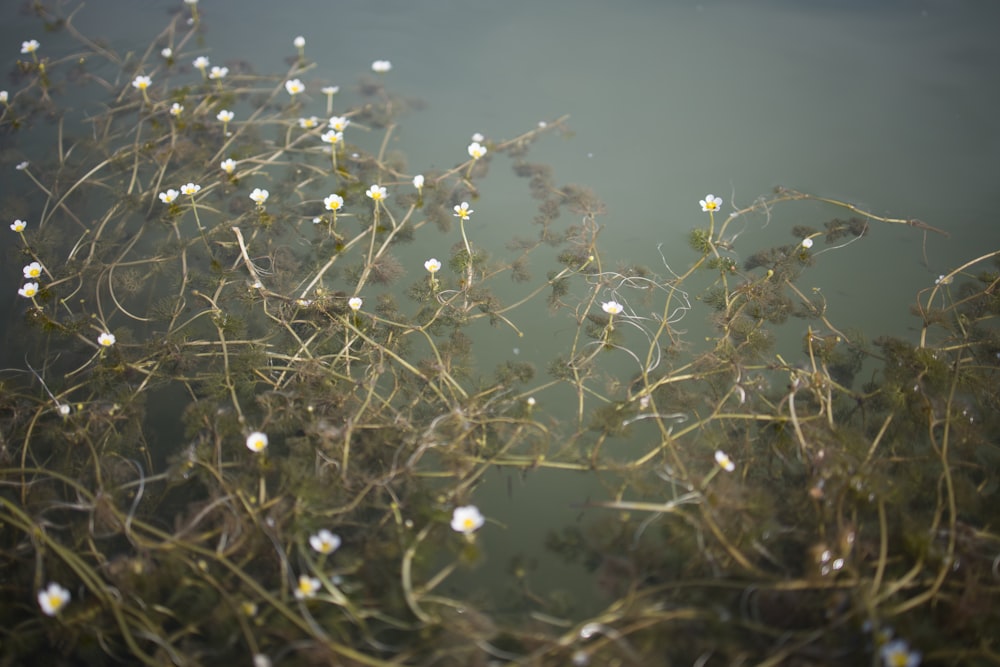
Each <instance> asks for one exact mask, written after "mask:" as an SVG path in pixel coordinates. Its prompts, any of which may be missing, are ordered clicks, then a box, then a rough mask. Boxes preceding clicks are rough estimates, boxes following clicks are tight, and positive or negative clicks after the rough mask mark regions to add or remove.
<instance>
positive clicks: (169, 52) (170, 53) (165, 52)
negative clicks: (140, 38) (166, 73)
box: [160, 46, 174, 60]
mask: <svg viewBox="0 0 1000 667" xmlns="http://www.w3.org/2000/svg"><path fill="white" fill-rule="evenodd" d="M160 55H161V56H163V57H164V58H166V59H167V60H169V59H171V58H173V57H174V50H173V49H172V48H170V47H169V46H167V47H164V48H163V49H162V50H161V51H160Z"/></svg>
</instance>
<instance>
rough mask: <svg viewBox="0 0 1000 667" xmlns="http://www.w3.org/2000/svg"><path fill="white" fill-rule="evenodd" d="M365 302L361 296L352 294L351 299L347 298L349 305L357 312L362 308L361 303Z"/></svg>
mask: <svg viewBox="0 0 1000 667" xmlns="http://www.w3.org/2000/svg"><path fill="white" fill-rule="evenodd" d="M363 303H364V301H362V300H361V299H360V297H356V296H352V297H351V298H350V299H348V300H347V307H348V308H350V309H351V310H353V311H354V312H355V313H356V312H358V311H359V310H361V304H363Z"/></svg>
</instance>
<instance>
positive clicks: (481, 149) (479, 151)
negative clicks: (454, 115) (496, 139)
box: [469, 141, 486, 160]
mask: <svg viewBox="0 0 1000 667" xmlns="http://www.w3.org/2000/svg"><path fill="white" fill-rule="evenodd" d="M484 155H486V146H483V145H482V144H480V143H479V142H478V141H473V142H472V143H471V144H469V156H470V157H472V159H473V160H478V159H479V158H481V157H483V156H484Z"/></svg>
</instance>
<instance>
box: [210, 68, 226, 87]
mask: <svg viewBox="0 0 1000 667" xmlns="http://www.w3.org/2000/svg"><path fill="white" fill-rule="evenodd" d="M227 74H229V68H228V67H219V66H218V65H214V66H213V67H212V69H211V71H210V72H209V73H208V78H209V79H215V80H216V81H219V83H220V84H221V83H222V79H225V78H226V75H227Z"/></svg>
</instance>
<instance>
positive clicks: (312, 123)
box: [299, 116, 319, 130]
mask: <svg viewBox="0 0 1000 667" xmlns="http://www.w3.org/2000/svg"><path fill="white" fill-rule="evenodd" d="M318 125H319V118H317V117H316V116H309V118H299V127H301V128H302V129H303V130H311V129H313V128H315V127H317V126H318Z"/></svg>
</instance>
